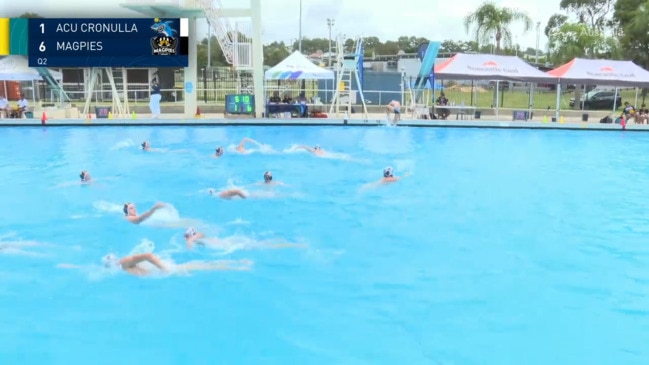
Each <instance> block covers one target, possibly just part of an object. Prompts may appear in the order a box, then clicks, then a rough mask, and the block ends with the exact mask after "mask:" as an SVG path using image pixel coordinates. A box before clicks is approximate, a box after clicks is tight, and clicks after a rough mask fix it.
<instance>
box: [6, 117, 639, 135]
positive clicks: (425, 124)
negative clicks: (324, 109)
mask: <svg viewBox="0 0 649 365" xmlns="http://www.w3.org/2000/svg"><path fill="white" fill-rule="evenodd" d="M385 125H386V122H385V120H377V119H365V120H361V119H350V120H344V119H327V120H326V121H325V120H322V119H320V120H317V121H316V120H314V119H297V118H293V119H263V121H259V120H256V119H249V120H241V119H181V120H178V119H167V120H165V119H148V120H133V119H106V120H97V119H92V120H90V121H86V120H78V119H60V120H56V119H52V120H48V121H47V122H45V123H41V121H39V120H36V119H18V120H15V119H14V120H11V119H4V120H0V127H38V126H40V127H146V126H151V127H154V126H156V127H160V126H202V127H204V126H230V127H232V126H257V127H259V126H304V127H316V126H351V127H381V126H385ZM398 127H419V128H487V129H537V130H582V131H583V130H586V131H629V132H649V125H628V126H627V127H626V128H622V127H621V126H620V125H617V124H600V123H540V122H503V121H476V120H471V121H440V120H402V121H401V122H400V123H399V125H398Z"/></svg>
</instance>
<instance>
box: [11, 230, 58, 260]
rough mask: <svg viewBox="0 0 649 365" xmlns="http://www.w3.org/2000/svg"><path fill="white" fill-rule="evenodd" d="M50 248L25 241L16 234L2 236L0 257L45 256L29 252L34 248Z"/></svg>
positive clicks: (42, 244) (43, 244)
mask: <svg viewBox="0 0 649 365" xmlns="http://www.w3.org/2000/svg"><path fill="white" fill-rule="evenodd" d="M43 246H49V245H48V244H46V243H43V242H38V241H30V240H23V239H22V238H20V237H18V235H17V234H16V233H15V232H8V233H5V234H3V235H1V236H0V255H24V256H45V254H43V253H39V252H34V251H31V250H29V249H30V248H34V247H43Z"/></svg>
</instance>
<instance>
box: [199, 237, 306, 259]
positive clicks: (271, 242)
mask: <svg viewBox="0 0 649 365" xmlns="http://www.w3.org/2000/svg"><path fill="white" fill-rule="evenodd" d="M197 245H200V246H201V247H205V248H207V249H211V250H214V251H216V253H217V254H219V255H220V256H226V255H230V254H232V253H234V252H237V251H244V250H264V249H283V248H306V247H308V245H307V244H305V243H296V242H290V241H288V240H285V239H281V238H274V239H257V238H255V237H252V236H246V235H243V234H234V235H230V236H225V237H205V238H203V239H201V240H200V243H197Z"/></svg>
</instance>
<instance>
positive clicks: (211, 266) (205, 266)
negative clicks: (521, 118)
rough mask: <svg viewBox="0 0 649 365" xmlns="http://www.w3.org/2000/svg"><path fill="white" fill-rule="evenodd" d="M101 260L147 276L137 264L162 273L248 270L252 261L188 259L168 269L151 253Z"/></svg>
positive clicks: (148, 272) (109, 264)
mask: <svg viewBox="0 0 649 365" xmlns="http://www.w3.org/2000/svg"><path fill="white" fill-rule="evenodd" d="M101 261H102V263H103V265H104V267H105V268H107V269H113V268H119V269H121V270H124V271H126V272H127V273H129V274H131V275H135V276H147V275H150V274H152V273H153V272H152V271H151V270H148V269H146V268H143V267H141V266H139V264H141V263H143V262H148V263H150V264H152V265H153V266H155V267H156V268H157V269H158V270H160V272H162V273H169V272H170V271H184V272H187V271H213V270H250V267H251V266H252V261H250V260H239V261H235V260H223V261H212V262H201V261H190V262H187V263H184V264H178V265H173V268H172V269H170V268H168V267H166V266H165V265H164V264H163V263H162V261H161V260H160V259H159V258H158V257H157V256H156V255H154V254H152V253H143V254H138V255H132V256H127V257H123V258H121V259H120V258H119V257H117V256H116V255H114V254H108V255H106V256H104V257H103V258H102V259H101ZM233 264H234V265H233ZM57 266H58V267H59V268H64V269H79V268H81V267H80V266H78V265H71V264H59V265H57Z"/></svg>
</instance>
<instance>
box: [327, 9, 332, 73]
mask: <svg viewBox="0 0 649 365" xmlns="http://www.w3.org/2000/svg"><path fill="white" fill-rule="evenodd" d="M327 26H328V27H329V65H328V66H329V67H331V28H332V27H333V26H334V20H333V19H331V18H327Z"/></svg>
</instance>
